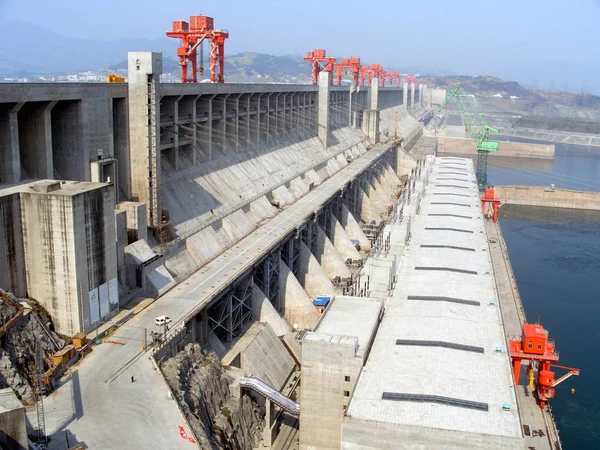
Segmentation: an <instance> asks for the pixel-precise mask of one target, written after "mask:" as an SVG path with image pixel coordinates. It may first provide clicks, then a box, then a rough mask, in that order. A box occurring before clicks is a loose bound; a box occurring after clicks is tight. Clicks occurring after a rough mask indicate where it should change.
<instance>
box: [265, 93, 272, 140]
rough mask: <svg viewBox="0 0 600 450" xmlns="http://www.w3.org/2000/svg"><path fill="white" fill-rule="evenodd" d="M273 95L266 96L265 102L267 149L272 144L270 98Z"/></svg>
mask: <svg viewBox="0 0 600 450" xmlns="http://www.w3.org/2000/svg"><path fill="white" fill-rule="evenodd" d="M272 96H273V94H269V95H268V96H267V102H266V105H265V106H266V112H265V141H266V142H267V147H269V146H270V145H271V143H272V141H273V140H272V139H271V97H272Z"/></svg>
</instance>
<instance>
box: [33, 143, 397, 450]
mask: <svg viewBox="0 0 600 450" xmlns="http://www.w3.org/2000/svg"><path fill="white" fill-rule="evenodd" d="M389 148H390V145H385V146H383V147H379V148H373V149H372V150H370V151H368V152H367V153H365V154H364V155H362V156H361V157H360V158H358V159H356V160H355V161H353V162H352V163H351V164H349V165H348V166H346V167H345V168H343V169H342V170H340V171H339V172H338V173H336V174H335V175H333V176H332V177H330V178H329V179H328V180H326V181H325V182H324V183H322V184H321V185H320V186H318V187H316V188H315V189H314V190H313V191H311V192H309V193H308V194H306V195H305V196H304V197H302V198H301V199H299V200H298V201H297V202H296V203H294V204H293V205H291V206H290V207H289V208H287V209H286V210H285V211H283V212H281V213H280V214H278V215H277V216H276V217H274V218H273V219H271V220H270V221H269V222H267V223H266V224H265V225H264V226H262V227H261V228H259V229H257V230H256V231H254V232H252V233H251V234H250V235H248V236H247V237H246V238H244V239H242V240H241V241H240V242H239V243H238V244H237V245H235V246H234V247H232V248H231V249H229V250H227V251H226V252H224V253H223V254H221V255H220V256H218V257H217V258H215V259H214V260H213V261H211V262H210V263H209V264H207V265H205V266H204V267H203V268H202V269H201V270H199V271H198V272H196V273H194V274H193V275H191V276H190V277H189V278H188V279H186V280H185V281H183V282H182V283H180V284H179V285H178V286H177V287H175V288H174V289H172V290H170V291H169V292H167V293H166V294H164V295H163V296H162V297H161V298H160V299H158V300H157V301H156V302H154V303H153V304H152V305H150V306H149V307H148V308H146V309H145V310H143V311H142V312H141V313H139V314H138V315H136V316H135V317H133V318H132V319H131V320H130V321H128V322H127V323H126V324H125V325H124V326H122V327H121V328H120V329H119V330H118V331H117V332H116V333H115V334H113V336H112V338H113V339H115V340H120V341H124V342H125V345H115V344H102V345H99V346H97V347H95V348H94V351H93V352H92V353H91V354H90V355H88V356H87V357H86V358H85V359H84V360H83V361H82V362H81V363H80V364H79V365H78V366H77V367H76V369H75V371H74V372H73V374H72V376H71V377H70V379H67V380H66V381H65V382H64V383H63V384H62V385H61V386H60V388H59V389H58V390H57V391H56V392H54V393H53V394H51V395H50V396H49V397H48V398H47V399H46V400H45V401H44V406H45V413H46V432H47V433H48V434H51V436H52V440H51V442H50V446H49V448H50V449H61V450H62V449H64V448H66V444H67V437H68V443H69V445H70V446H74V445H75V444H76V443H82V444H85V445H86V447H87V448H93V449H121V448H144V449H167V448H168V449H176V448H182V449H184V448H195V445H194V444H192V443H190V442H189V441H188V440H186V439H184V438H182V437H181V436H180V432H179V427H180V426H185V422H184V419H183V417H182V416H181V414H180V413H179V410H178V408H177V407H176V404H175V402H174V401H173V400H172V399H169V398H168V397H167V389H166V387H165V386H164V384H163V382H162V379H161V377H160V375H159V374H158V373H157V372H156V370H155V369H154V366H153V364H152V362H151V361H150V359H149V356H150V355H149V353H146V352H143V351H142V350H141V345H142V333H143V330H144V328H147V330H148V335H149V334H150V331H151V330H153V329H155V328H156V327H155V325H154V319H155V318H156V317H158V316H160V315H163V314H165V315H168V316H169V317H171V318H172V319H173V324H172V325H173V328H174V327H177V326H180V325H181V323H182V321H185V320H186V319H188V318H190V317H193V316H194V315H195V314H197V313H198V312H199V311H201V310H202V309H204V308H205V307H206V306H207V305H208V303H209V302H210V301H211V300H212V299H213V298H214V297H215V295H217V294H218V293H219V292H220V291H222V290H224V289H226V288H227V287H228V286H229V284H230V283H231V282H232V281H233V280H235V279H236V278H237V277H238V276H239V275H241V274H242V273H244V272H245V271H246V270H247V269H248V268H250V267H251V266H252V264H254V263H255V262H258V261H259V260H260V259H261V258H262V256H263V255H264V254H265V253H266V252H268V251H269V250H270V249H271V248H272V247H273V246H274V245H275V244H276V243H277V242H279V241H281V240H283V239H284V238H285V237H286V236H287V235H288V234H289V233H291V232H292V231H293V230H294V229H295V228H296V227H297V226H298V225H300V224H302V223H303V222H304V221H305V220H306V218H307V217H309V216H310V215H311V214H312V213H313V212H314V211H315V210H316V209H318V208H319V207H320V206H321V205H322V204H323V203H324V202H325V201H327V200H328V199H329V198H331V197H332V196H334V195H336V193H337V192H338V191H339V190H340V188H341V187H342V186H344V185H345V184H346V183H347V182H349V181H350V180H352V179H353V178H355V177H356V176H357V175H358V174H360V173H361V172H363V171H364V170H365V169H366V168H368V167H369V166H370V165H371V164H372V163H373V162H374V161H375V160H377V159H378V158H379V157H380V156H381V155H383V153H384V152H385V151H387V150H388V149H389ZM132 376H134V377H135V379H136V381H135V383H132V382H131V377H132ZM29 418H30V420H31V422H32V423H35V420H36V419H35V412H33V413H31V415H30V416H29ZM185 431H186V432H187V434H188V435H191V430H189V429H187V428H185Z"/></svg>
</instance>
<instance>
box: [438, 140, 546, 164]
mask: <svg viewBox="0 0 600 450" xmlns="http://www.w3.org/2000/svg"><path fill="white" fill-rule="evenodd" d="M554 150H555V149H554V144H530V143H523V142H502V141H500V148H499V150H498V152H497V153H495V152H492V153H490V156H492V157H494V156H512V157H521V158H550V159H553V158H554ZM438 153H451V154H460V155H476V154H477V146H476V145H475V142H474V141H473V140H472V139H456V138H440V139H439V142H438Z"/></svg>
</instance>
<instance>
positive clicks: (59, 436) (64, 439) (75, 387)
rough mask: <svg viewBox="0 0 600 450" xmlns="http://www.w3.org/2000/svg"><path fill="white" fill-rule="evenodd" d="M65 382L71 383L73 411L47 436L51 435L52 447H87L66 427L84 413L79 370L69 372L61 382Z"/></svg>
mask: <svg viewBox="0 0 600 450" xmlns="http://www.w3.org/2000/svg"><path fill="white" fill-rule="evenodd" d="M67 383H70V384H71V405H72V411H73V413H72V414H71V416H70V417H68V418H67V419H66V420H65V421H64V422H63V423H62V424H60V425H59V426H58V427H57V428H56V430H55V431H54V432H53V433H52V434H51V435H49V436H48V437H51V439H52V444H53V445H52V448H71V447H75V446H77V445H81V446H82V447H83V448H88V447H87V446H86V445H85V443H84V442H80V441H79V440H78V439H77V437H76V436H75V435H74V434H73V433H72V432H71V431H70V430H68V429H67V428H68V426H69V425H70V424H71V423H73V422H74V421H76V420H79V419H81V418H82V417H83V415H84V411H83V402H82V400H81V384H80V381H79V372H78V371H73V372H72V373H71V376H70V377H69V378H68V379H67V380H65V381H64V382H63V383H62V385H65V384H67ZM67 443H68V446H67ZM63 444H64V445H63ZM61 445H62V447H61Z"/></svg>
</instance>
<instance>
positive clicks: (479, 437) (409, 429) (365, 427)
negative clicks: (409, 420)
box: [338, 416, 524, 450]
mask: <svg viewBox="0 0 600 450" xmlns="http://www.w3.org/2000/svg"><path fill="white" fill-rule="evenodd" d="M338 448H342V449H343V450H355V449H358V448H360V449H365V450H367V449H372V450H375V449H387V450H396V449H415V448H423V449H425V448H439V449H442V448H443V449H449V450H459V449H465V448H479V449H491V448H493V449H507V450H508V449H514V450H517V449H519V450H521V449H523V448H524V441H523V439H518V438H509V437H505V436H492V435H484V434H474V433H464V432H458V431H451V430H440V429H433V428H422V427H414V426H407V425H398V424H395V423H388V422H385V423H383V422H376V421H372V420H360V419H353V418H352V417H348V416H346V417H344V421H343V426H342V445H341V447H338Z"/></svg>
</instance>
